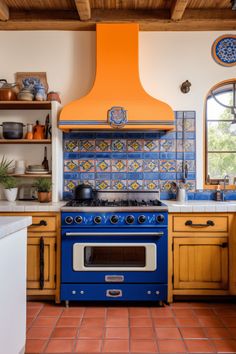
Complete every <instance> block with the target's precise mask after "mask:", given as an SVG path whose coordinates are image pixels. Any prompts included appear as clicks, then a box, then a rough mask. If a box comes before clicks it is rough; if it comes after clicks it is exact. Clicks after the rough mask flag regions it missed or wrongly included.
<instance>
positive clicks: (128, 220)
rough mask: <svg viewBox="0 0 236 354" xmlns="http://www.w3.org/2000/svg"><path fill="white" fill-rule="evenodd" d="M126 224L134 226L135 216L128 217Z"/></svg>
mask: <svg viewBox="0 0 236 354" xmlns="http://www.w3.org/2000/svg"><path fill="white" fill-rule="evenodd" d="M125 222H126V224H133V223H134V216H133V215H128V216H126V218H125Z"/></svg>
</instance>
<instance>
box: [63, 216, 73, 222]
mask: <svg viewBox="0 0 236 354" xmlns="http://www.w3.org/2000/svg"><path fill="white" fill-rule="evenodd" d="M72 222H73V218H72V216H67V217H66V218H65V223H66V224H72Z"/></svg>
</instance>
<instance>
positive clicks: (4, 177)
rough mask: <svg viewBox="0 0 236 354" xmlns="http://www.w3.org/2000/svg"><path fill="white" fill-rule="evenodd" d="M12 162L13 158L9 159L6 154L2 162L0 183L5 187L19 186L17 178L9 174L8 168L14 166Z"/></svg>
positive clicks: (0, 164) (0, 165) (0, 163)
mask: <svg viewBox="0 0 236 354" xmlns="http://www.w3.org/2000/svg"><path fill="white" fill-rule="evenodd" d="M12 162H13V160H7V159H6V158H5V156H3V158H2V160H1V162H0V184H1V185H2V186H3V188H5V189H12V188H16V187H17V183H16V179H15V178H14V177H12V176H9V174H8V169H9V168H11V167H12Z"/></svg>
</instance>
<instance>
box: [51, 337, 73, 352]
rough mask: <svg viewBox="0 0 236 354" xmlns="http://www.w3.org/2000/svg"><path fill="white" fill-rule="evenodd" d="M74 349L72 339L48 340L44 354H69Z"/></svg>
mask: <svg viewBox="0 0 236 354" xmlns="http://www.w3.org/2000/svg"><path fill="white" fill-rule="evenodd" d="M73 349H74V340H72V339H50V340H49V342H48V345H47V347H46V349H45V353H50V354H51V353H56V354H58V353H63V354H64V353H71V352H73Z"/></svg>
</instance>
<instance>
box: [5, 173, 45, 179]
mask: <svg viewBox="0 0 236 354" xmlns="http://www.w3.org/2000/svg"><path fill="white" fill-rule="evenodd" d="M10 176H12V177H24V178H25V177H26V178H38V177H42V178H44V177H45V178H51V177H52V175H51V173H48V174H47V175H46V174H45V175H44V174H38V175H36V174H32V175H31V174H24V175H15V174H14V173H13V174H10Z"/></svg>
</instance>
